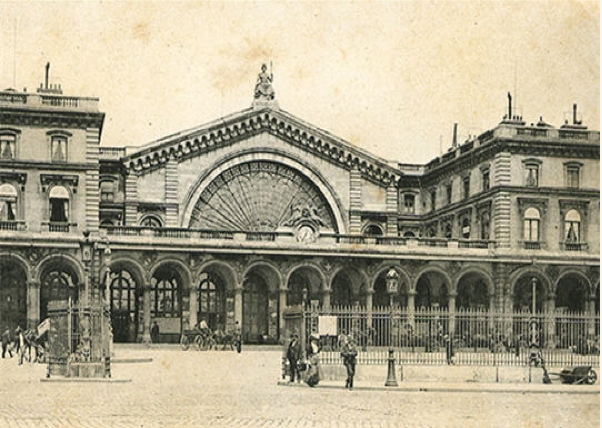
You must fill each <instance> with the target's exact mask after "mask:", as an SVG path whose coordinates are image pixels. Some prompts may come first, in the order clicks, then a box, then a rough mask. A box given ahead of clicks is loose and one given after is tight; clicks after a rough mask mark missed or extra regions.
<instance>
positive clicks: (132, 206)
mask: <svg viewBox="0 0 602 428" xmlns="http://www.w3.org/2000/svg"><path fill="white" fill-rule="evenodd" d="M125 200H126V204H125V226H136V225H137V223H138V176H137V175H136V173H134V172H133V171H130V172H129V174H128V175H127V176H126V178H125Z"/></svg>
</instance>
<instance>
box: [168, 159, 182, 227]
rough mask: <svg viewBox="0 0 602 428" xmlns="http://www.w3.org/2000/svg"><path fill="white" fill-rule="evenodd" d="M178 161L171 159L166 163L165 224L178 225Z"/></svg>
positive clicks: (169, 225)
mask: <svg viewBox="0 0 602 428" xmlns="http://www.w3.org/2000/svg"><path fill="white" fill-rule="evenodd" d="M178 186H179V174H178V161H177V160H176V159H171V158H170V159H169V160H168V161H167V163H166V164H165V202H166V204H167V205H166V206H165V225H166V226H167V227H177V226H178Z"/></svg>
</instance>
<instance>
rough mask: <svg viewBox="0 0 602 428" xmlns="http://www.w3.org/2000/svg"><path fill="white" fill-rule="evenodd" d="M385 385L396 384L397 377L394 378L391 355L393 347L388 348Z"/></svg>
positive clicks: (393, 359)
mask: <svg viewBox="0 0 602 428" xmlns="http://www.w3.org/2000/svg"><path fill="white" fill-rule="evenodd" d="M385 386H398V385H397V379H395V357H394V356H393V349H392V348H390V349H389V367H388V369H387V381H386V382H385Z"/></svg>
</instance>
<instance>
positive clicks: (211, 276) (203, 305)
mask: <svg viewBox="0 0 602 428" xmlns="http://www.w3.org/2000/svg"><path fill="white" fill-rule="evenodd" d="M198 299H199V301H198V309H199V310H198V315H197V319H198V320H199V322H200V321H201V320H203V319H204V320H205V321H206V322H207V325H208V326H209V328H210V329H211V330H212V331H215V330H221V331H225V330H226V281H225V280H224V278H223V276H222V275H220V274H219V273H218V272H216V271H213V270H210V271H207V272H202V273H201V275H200V276H199V294H198Z"/></svg>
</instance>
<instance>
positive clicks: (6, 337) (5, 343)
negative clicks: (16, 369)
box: [2, 327, 13, 358]
mask: <svg viewBox="0 0 602 428" xmlns="http://www.w3.org/2000/svg"><path fill="white" fill-rule="evenodd" d="M10 339H11V338H10V329H9V328H8V327H7V328H6V330H4V333H2V358H4V357H5V356H6V351H8V355H9V356H10V357H11V358H12V357H13V352H12V350H11V347H12V346H11V340H10Z"/></svg>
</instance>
